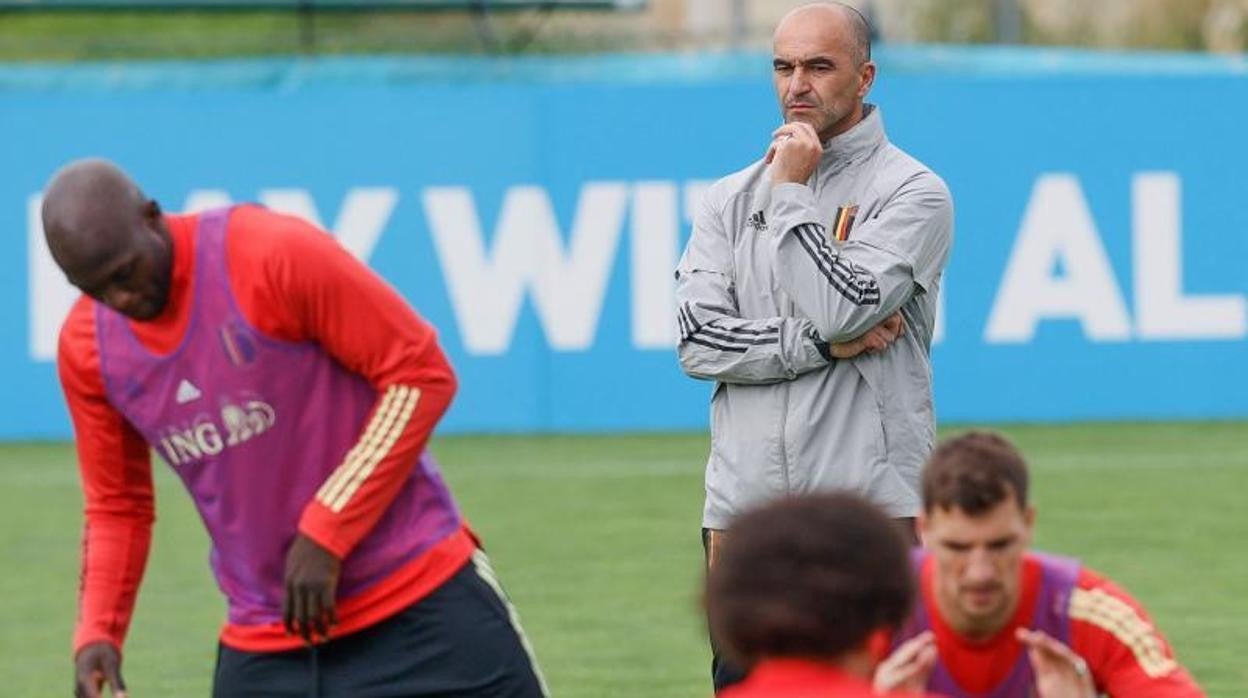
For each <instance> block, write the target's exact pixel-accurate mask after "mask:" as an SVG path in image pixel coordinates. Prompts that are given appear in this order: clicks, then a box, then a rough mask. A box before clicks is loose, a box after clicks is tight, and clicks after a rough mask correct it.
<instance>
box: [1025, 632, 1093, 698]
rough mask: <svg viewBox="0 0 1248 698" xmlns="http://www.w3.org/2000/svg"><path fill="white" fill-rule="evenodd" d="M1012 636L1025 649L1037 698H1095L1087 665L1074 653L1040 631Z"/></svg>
mask: <svg viewBox="0 0 1248 698" xmlns="http://www.w3.org/2000/svg"><path fill="white" fill-rule="evenodd" d="M1014 636H1015V637H1016V638H1018V641H1019V642H1020V643H1022V645H1023V647H1026V648H1027V658H1028V659H1029V660H1031V670H1032V671H1033V672H1034V673H1035V675H1036V696H1037V698H1095V696H1096V685H1095V684H1093V683H1092V675H1091V673H1090V672H1089V671H1088V663H1087V662H1085V661H1083V657H1080V656H1079V655H1077V654H1075V652H1074V650H1072V649H1070V648H1069V647H1067V646H1066V645H1064V644H1063V643H1062V642H1060V641H1058V640H1055V639H1053V638H1052V637H1050V636H1048V635H1046V634H1044V633H1042V632H1040V631H1039V630H1028V629H1026V628H1019V629H1018V630H1017V631H1015V633H1014Z"/></svg>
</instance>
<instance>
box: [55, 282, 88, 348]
mask: <svg viewBox="0 0 1248 698" xmlns="http://www.w3.org/2000/svg"><path fill="white" fill-rule="evenodd" d="M91 341H95V301H93V300H91V298H89V297H88V296H87V295H86V294H82V293H80V294H78V298H77V300H75V301H74V304H73V305H72V306H70V308H69V313H68V314H67V315H66V316H65V320H64V321H63V322H62V323H61V332H60V337H59V349H60V350H61V351H63V350H64V349H65V348H66V345H67V344H68V345H70V346H73V345H77V344H80V343H82V342H91Z"/></svg>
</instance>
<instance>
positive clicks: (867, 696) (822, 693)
mask: <svg viewBox="0 0 1248 698" xmlns="http://www.w3.org/2000/svg"><path fill="white" fill-rule="evenodd" d="M901 695H902V694H899V693H876V692H875V691H874V690H873V689H872V687H871V682H869V681H867V680H866V679H863V678H859V677H857V676H854V675H852V674H849V673H847V672H846V671H845V670H843V669H841V668H839V667H837V666H834V665H831V664H823V663H820V662H815V661H811V660H808V659H768V660H764V661H762V662H759V663H758V664H757V665H756V666H755V667H754V668H753V669H751V670H750V674H749V676H747V677H746V678H745V680H744V681H742V682H741V683H738V684H735V685H733V686H729V687H728V688H726V689H724V690H723V691H721V692H720V693H719V698H887V697H888V696H896V697H897V698H900V696H901ZM905 695H906V696H907V697H908V698H923V696H918V695H916V694H913V693H907V694H905Z"/></svg>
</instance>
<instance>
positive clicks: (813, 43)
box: [772, 2, 875, 141]
mask: <svg viewBox="0 0 1248 698" xmlns="http://www.w3.org/2000/svg"><path fill="white" fill-rule="evenodd" d="M772 54H773V55H772V80H773V82H774V83H775V87H776V96H777V98H779V100H780V108H781V111H782V113H783V115H784V121H785V123H789V122H793V121H803V122H806V123H808V124H810V125H811V126H813V127H814V128H815V131H816V132H818V134H819V137H820V138H821V139H823V140H825V141H826V140H827V139H829V138H831V137H832V136H835V135H838V134H840V133H843V132H845V131H847V130H849V128H850V127H852V126H853V125H854V124H856V123H858V121H860V120H861V119H862V108H863V107H862V100H863V98H864V97H866V95H867V92H868V91H869V90H870V89H871V84H872V82H874V81H875V64H874V63H872V62H871V28H870V26H869V25H868V24H867V20H866V18H865V17H863V16H862V13H860V12H858V10H855V9H854V8H852V7H850V6H848V5H844V4H841V3H837V2H822V3H815V4H813V5H805V6H803V7H799V8H797V9H795V10H793V11H792V12H789V13H788V14H787V15H785V16H784V18H783V19H781V20H780V23H779V24H778V25H777V26H776V33H775V35H774V37H773V39H772Z"/></svg>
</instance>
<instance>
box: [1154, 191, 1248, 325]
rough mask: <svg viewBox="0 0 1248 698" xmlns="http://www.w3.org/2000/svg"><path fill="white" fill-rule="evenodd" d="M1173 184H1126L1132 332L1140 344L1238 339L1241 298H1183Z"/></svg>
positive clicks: (1180, 244)
mask: <svg viewBox="0 0 1248 698" xmlns="http://www.w3.org/2000/svg"><path fill="white" fill-rule="evenodd" d="M1179 189H1180V188H1179V178H1178V176H1177V175H1175V174H1174V173H1173V172H1145V173H1141V174H1138V175H1136V176H1135V178H1134V179H1133V180H1132V182H1131V218H1132V239H1133V241H1134V244H1135V314H1136V330H1137V332H1138V333H1139V336H1140V337H1141V338H1143V339H1240V338H1242V337H1243V336H1244V334H1245V327H1246V326H1248V322H1246V320H1245V309H1244V298H1243V296H1238V295H1223V296H1184V295H1183V242H1182V231H1181V230H1182V229H1181V225H1182V224H1181V222H1180V219H1181V217H1182V216H1181V214H1180V203H1179V202H1180V201H1181V195H1180V191H1179Z"/></svg>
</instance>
